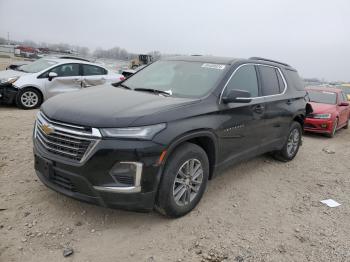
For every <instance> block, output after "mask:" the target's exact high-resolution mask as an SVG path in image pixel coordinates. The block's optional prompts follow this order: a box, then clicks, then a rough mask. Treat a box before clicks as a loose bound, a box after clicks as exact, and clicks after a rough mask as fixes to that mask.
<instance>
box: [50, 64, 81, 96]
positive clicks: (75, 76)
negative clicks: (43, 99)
mask: <svg viewBox="0 0 350 262" xmlns="http://www.w3.org/2000/svg"><path fill="white" fill-rule="evenodd" d="M50 72H54V73H56V74H57V77H55V78H52V79H50V78H47V81H46V85H45V89H46V94H47V98H50V97H52V96H55V95H58V94H62V93H67V92H73V91H78V90H81V85H82V77H81V75H80V65H79V64H76V63H70V64H63V65H59V66H56V67H54V68H52V69H51V70H50Z"/></svg>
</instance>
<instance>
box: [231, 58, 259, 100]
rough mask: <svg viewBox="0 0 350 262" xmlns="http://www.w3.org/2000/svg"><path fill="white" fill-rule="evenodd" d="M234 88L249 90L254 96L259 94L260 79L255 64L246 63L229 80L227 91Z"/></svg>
mask: <svg viewBox="0 0 350 262" xmlns="http://www.w3.org/2000/svg"><path fill="white" fill-rule="evenodd" d="M233 89H236V90H244V91H248V92H250V94H251V96H252V97H257V96H259V87H258V79H257V76H256V70H255V66H254V65H244V66H242V67H241V68H239V69H238V70H237V72H236V73H235V74H234V75H233V77H232V78H231V80H230V82H228V84H227V86H226V90H225V93H228V92H229V91H231V90H233Z"/></svg>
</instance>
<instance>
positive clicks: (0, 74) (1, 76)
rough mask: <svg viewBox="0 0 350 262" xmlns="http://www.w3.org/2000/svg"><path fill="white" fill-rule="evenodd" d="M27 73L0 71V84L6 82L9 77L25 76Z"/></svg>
mask: <svg viewBox="0 0 350 262" xmlns="http://www.w3.org/2000/svg"><path fill="white" fill-rule="evenodd" d="M27 74H28V73H25V72H21V71H16V70H4V71H0V83H1V82H3V81H6V80H7V79H8V78H10V77H16V76H22V75H27Z"/></svg>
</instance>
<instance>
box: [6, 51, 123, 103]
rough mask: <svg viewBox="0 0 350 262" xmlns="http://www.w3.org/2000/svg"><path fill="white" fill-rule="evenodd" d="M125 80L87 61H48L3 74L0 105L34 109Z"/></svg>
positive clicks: (73, 59)
mask: <svg viewBox="0 0 350 262" xmlns="http://www.w3.org/2000/svg"><path fill="white" fill-rule="evenodd" d="M124 78H125V77H124V76H122V75H121V74H117V73H114V72H112V71H110V70H108V69H106V68H104V67H102V66H100V65H97V64H94V63H90V62H89V61H87V60H84V59H80V58H74V57H60V58H56V57H45V58H42V59H39V60H37V61H35V62H33V63H30V64H25V65H20V66H17V67H15V66H13V67H12V69H11V68H9V69H8V70H5V71H1V72H0V102H1V103H7V104H12V103H16V105H17V106H18V107H20V108H23V109H32V108H37V107H39V106H40V105H41V104H42V102H43V101H45V100H47V99H48V98H50V97H53V96H55V95H58V94H62V93H67V92H73V91H77V90H81V89H83V88H86V87H91V86H96V85H102V84H105V83H117V82H119V81H121V80H123V79H124Z"/></svg>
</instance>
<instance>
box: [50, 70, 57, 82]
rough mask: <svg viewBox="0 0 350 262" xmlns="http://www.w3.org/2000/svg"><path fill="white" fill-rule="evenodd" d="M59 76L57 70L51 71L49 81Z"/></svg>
mask: <svg viewBox="0 0 350 262" xmlns="http://www.w3.org/2000/svg"><path fill="white" fill-rule="evenodd" d="M57 76H58V75H57V73H55V72H50V73H49V77H48V79H49V81H51V80H52V79H54V78H55V77H57Z"/></svg>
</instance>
